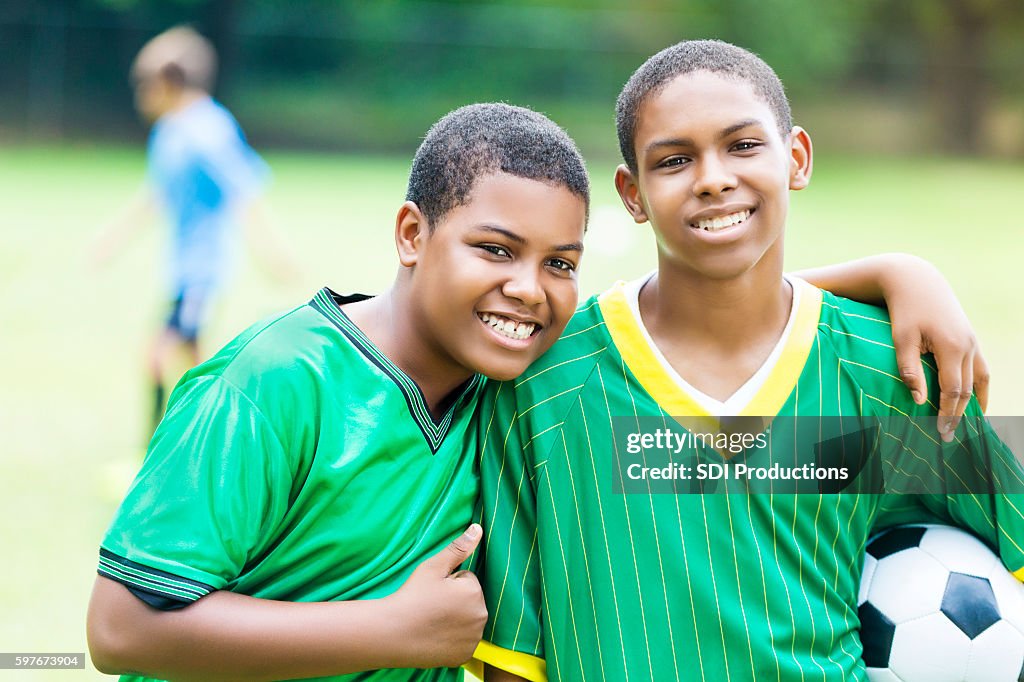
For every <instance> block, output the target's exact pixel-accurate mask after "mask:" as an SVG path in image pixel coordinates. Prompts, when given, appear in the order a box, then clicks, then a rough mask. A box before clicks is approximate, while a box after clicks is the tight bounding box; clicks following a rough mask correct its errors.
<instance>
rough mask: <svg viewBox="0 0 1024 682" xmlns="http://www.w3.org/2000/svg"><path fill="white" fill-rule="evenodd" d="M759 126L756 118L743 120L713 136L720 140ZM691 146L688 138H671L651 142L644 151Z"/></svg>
mask: <svg viewBox="0 0 1024 682" xmlns="http://www.w3.org/2000/svg"><path fill="white" fill-rule="evenodd" d="M760 125H761V121H759V120H758V119H756V118H745V119H743V120H742V121H738V122H736V123H733V124H732V125H731V126H728V127H726V128H723V129H722V130H721V131H719V133H718V135H716V136H715V139H718V140H721V139H722V138H725V137H729V136H730V135H732V134H733V133H735V132H738V131H740V130H743V129H744V128H747V127H749V126H760ZM692 146H694V145H693V140H691V139H690V138H688V137H673V138H669V139H667V140H655V141H654V142H651V143H650V144H649V145H647V147H646V148H644V151H645V152H647V153H650V152H652V151H654V150H655V149H658V148H660V147H692Z"/></svg>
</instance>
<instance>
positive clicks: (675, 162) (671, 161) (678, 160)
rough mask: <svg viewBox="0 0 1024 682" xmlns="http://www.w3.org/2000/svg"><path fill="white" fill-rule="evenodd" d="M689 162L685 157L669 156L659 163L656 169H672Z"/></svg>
mask: <svg viewBox="0 0 1024 682" xmlns="http://www.w3.org/2000/svg"><path fill="white" fill-rule="evenodd" d="M687 161H689V159H688V158H686V157H685V156H670V157H669V158H667V159H665V160H664V161H662V162H661V163H659V164H658V168H672V167H674V166H682V165H683V164H684V163H686V162H687Z"/></svg>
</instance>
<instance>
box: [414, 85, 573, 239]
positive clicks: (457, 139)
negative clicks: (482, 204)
mask: <svg viewBox="0 0 1024 682" xmlns="http://www.w3.org/2000/svg"><path fill="white" fill-rule="evenodd" d="M499 172H501V173H509V174H510V175H515V176H518V177H520V178H526V179H528V180H539V181H541V182H546V183H549V184H553V185H560V186H564V187H565V188H566V189H568V190H569V191H570V192H572V193H573V194H575V195H577V196H578V197H580V198H581V199H583V203H584V204H585V205H586V207H587V214H588V215H589V213H590V181H589V180H588V178H587V169H586V166H585V165H584V163H583V157H581V156H580V153H579V150H578V149H576V144H575V143H574V142H573V141H572V138H570V137H569V135H568V134H567V133H566V132H565V131H564V130H562V129H561V128H560V127H558V125H557V124H555V123H554V122H553V121H552V120H551V119H549V118H548V117H546V116H544V115H543V114H540V113H537V112H536V111H531V110H530V109H525V108H523V107H517V106H512V105H510V104H503V103H487V104H471V105H469V106H465V107H461V108H459V109H456V110H454V111H452V112H450V113H448V114H447V115H445V116H444V117H443V118H442V119H441V120H439V121H438V122H437V123H435V124H434V125H433V126H431V128H430V130H428V131H427V135H426V137H425V138H424V139H423V143H422V144H420V146H419V149H417V150H416V156H415V158H414V159H413V161H412V170H411V171H410V172H409V187H408V189H407V190H406V193H405V198H406V200H407V201H413V202H415V203H416V205H417V206H419V208H420V210H421V211H422V212H423V215H424V216H426V218H427V221H428V223H429V224H430V228H431V229H433V228H434V227H435V226H436V225H437V224H439V222H440V221H441V220H442V219H443V218H444V217H445V215H447V214H448V212H449V211H451V210H452V209H453V208H455V207H457V206H461V205H463V204H465V203H466V202H467V201H468V200H469V196H470V193H471V192H472V191H473V187H474V185H475V184H476V182H477V181H478V180H479V179H480V178H481V177H484V176H487V175H491V174H494V173H499Z"/></svg>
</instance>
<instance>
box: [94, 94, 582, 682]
mask: <svg viewBox="0 0 1024 682" xmlns="http://www.w3.org/2000/svg"><path fill="white" fill-rule="evenodd" d="M588 201H589V186H588V180H587V175H586V170H585V167H584V164H583V160H582V159H581V158H580V156H579V154H578V152H577V151H576V148H575V146H574V145H573V143H572V141H571V140H570V139H569V137H568V136H567V135H566V134H565V133H564V131H562V130H561V129H560V128H559V127H558V126H556V125H555V124H554V123H552V122H551V121H549V120H548V119H546V118H545V117H543V116H542V115H540V114H537V113H535V112H531V111H528V110H525V109H521V108H518V107H511V106H508V105H502V104H493V105H476V106H470V107H465V108H463V109H460V110H458V111H455V112H452V113H451V114H449V115H448V116H446V117H444V118H443V119H442V120H441V121H439V122H438V123H437V124H436V125H435V126H434V127H433V128H432V129H431V130H430V131H429V133H428V134H427V137H426V139H425V140H424V142H423V145H422V146H421V147H420V149H419V151H418V153H417V156H416V159H415V160H414V162H413V169H412V173H411V177H410V182H409V190H408V195H407V201H406V202H405V203H404V204H403V205H402V207H401V209H400V210H399V212H398V216H397V220H396V229H395V236H396V244H397V247H398V252H399V260H400V261H401V267H400V268H399V272H398V275H397V277H396V279H395V282H394V284H393V285H392V286H391V287H390V288H389V289H388V290H387V291H386V292H384V293H383V294H381V295H380V296H377V297H375V298H368V297H365V296H348V297H345V296H338V295H336V294H334V293H332V292H330V291H328V290H323V291H321V292H320V293H318V294H317V295H316V296H315V297H314V298H313V300H312V301H310V303H309V304H308V305H303V306H300V307H298V308H296V309H294V310H292V311H290V312H287V313H284V314H283V315H280V316H277V317H275V318H272V319H270V320H268V321H264V322H261V323H259V324H257V325H255V326H253V327H251V328H249V329H248V330H247V331H245V332H243V333H242V334H241V335H240V336H239V337H237V338H236V339H235V340H234V341H232V342H231V343H229V344H228V345H227V346H226V347H225V348H224V349H223V350H221V351H220V352H219V353H218V354H217V355H215V356H214V357H213V358H212V359H211V360H209V361H208V362H206V363H204V364H202V365H200V366H199V367H197V368H196V369H194V370H192V371H190V372H189V373H187V374H186V375H185V376H184V378H183V379H182V380H181V382H180V383H179V385H178V387H177V388H176V389H175V391H174V394H173V395H172V397H171V402H170V406H169V409H168V412H167V415H166V417H165V418H164V420H163V421H162V422H161V425H160V427H159V428H158V429H157V432H156V434H155V435H154V438H153V441H152V443H151V445H150V449H149V452H148V454H147V456H146V459H145V462H144V463H143V467H142V471H141V473H140V474H139V476H138V478H137V480H136V482H135V483H134V485H133V486H132V488H131V489H130V491H129V492H128V495H127V498H126V499H125V501H124V503H123V504H122V505H121V508H120V509H119V511H118V513H117V516H116V517H115V519H114V522H113V524H112V526H111V528H110V530H109V531H108V533H107V535H106V537H105V538H104V540H103V542H102V548H101V557H100V566H99V573H100V577H98V578H97V581H96V585H95V588H94V592H93V598H92V602H91V604H90V609H89V624H88V634H89V642H90V650H91V652H92V655H93V660H94V662H95V663H96V665H97V667H98V668H100V669H101V670H103V671H106V672H128V671H136V672H138V673H139V674H145V675H148V676H150V677H167V678H171V679H187V678H195V679H210V678H217V679H222V678H225V677H226V678H237V679H246V680H274V679H291V678H296V677H311V676H317V675H337V676H340V677H339V679H341V678H343V677H341V676H343V674H344V673H355V672H356V671H365V670H377V669H385V668H387V669H390V670H381V671H379V672H377V673H374V674H372V675H371V676H365V675H364V676H361V677H359V679H381V680H405V679H425V680H455V679H457V678H458V676H459V672H458V671H457V670H454V669H451V668H441V667H439V666H457V665H459V664H461V663H463V662H464V661H466V660H467V659H469V657H470V654H471V653H472V651H473V649H474V647H475V646H476V643H477V642H478V640H479V635H480V631H481V629H482V627H483V624H484V621H485V619H486V612H485V610H484V606H483V598H482V596H481V594H480V587H479V584H478V583H477V582H476V579H475V578H474V577H473V575H472V574H470V573H467V572H465V571H458V570H457V569H458V567H459V565H460V564H461V563H462V561H463V560H464V559H465V558H466V557H467V556H468V555H469V554H470V553H471V552H472V550H473V548H474V547H475V545H476V542H478V540H479V537H480V528H479V526H475V525H474V526H471V527H470V529H469V530H468V531H467V530H466V528H467V527H468V526H470V524H471V521H472V514H473V509H474V505H475V503H476V499H477V489H478V479H477V474H476V471H475V454H476V447H475V426H474V424H475V422H474V421H473V420H474V408H475V404H476V396H477V392H478V390H479V388H480V385H481V383H482V381H483V377H482V376H480V375H485V376H489V377H494V378H498V379H510V378H513V377H515V376H518V375H519V374H520V373H521V372H522V371H523V370H524V369H525V368H526V367H527V366H528V365H529V364H530V362H531V361H532V360H534V359H536V358H537V357H539V356H540V354H541V353H542V352H543V351H544V350H545V349H546V348H547V347H549V346H550V345H551V343H553V342H554V340H555V339H556V338H557V337H558V334H559V333H560V332H561V330H562V329H563V328H564V326H565V324H566V322H567V321H568V319H569V317H570V316H571V315H572V312H573V310H574V309H575V306H576V301H577V291H576V269H577V266H578V264H579V259H580V255H581V252H582V243H581V242H582V239H583V233H584V228H585V225H586V216H587V208H588ZM463 531H466V532H465V533H464V534H463V535H462V536H461V537H459V536H460V533H463ZM453 538H456V539H455V540H454V541H453ZM446 545H448V547H447V548H446ZM292 602H301V603H292ZM419 668H436V669H434V670H430V671H423V670H417V669H419ZM396 669H401V670H396Z"/></svg>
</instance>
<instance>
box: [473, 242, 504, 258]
mask: <svg viewBox="0 0 1024 682" xmlns="http://www.w3.org/2000/svg"><path fill="white" fill-rule="evenodd" d="M480 248H481V249H483V250H484V251H487V252H488V253H492V254H494V255H495V256H502V257H503V258H507V257H509V256H511V255H512V254H510V253H509V252H508V249H506V248H505V247H503V246H498V245H497V244H480Z"/></svg>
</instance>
